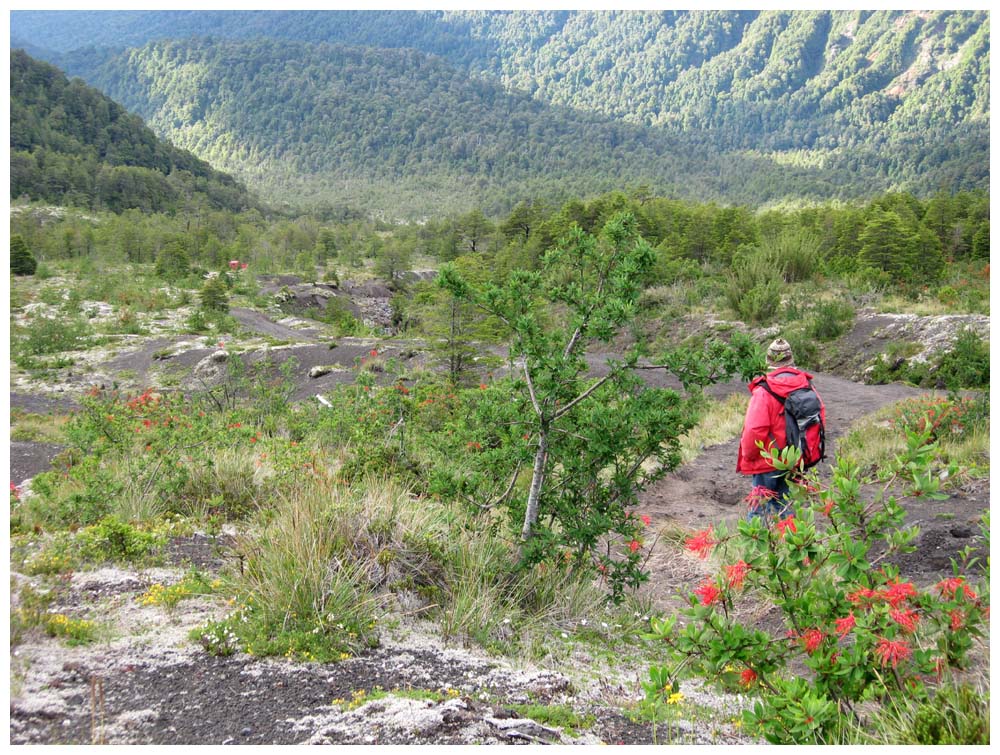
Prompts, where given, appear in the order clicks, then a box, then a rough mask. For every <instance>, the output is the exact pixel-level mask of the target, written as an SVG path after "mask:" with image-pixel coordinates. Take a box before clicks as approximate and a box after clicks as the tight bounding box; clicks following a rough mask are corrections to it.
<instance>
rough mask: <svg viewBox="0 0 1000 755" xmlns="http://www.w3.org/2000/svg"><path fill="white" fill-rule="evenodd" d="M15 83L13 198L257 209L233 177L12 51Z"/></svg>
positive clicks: (117, 207) (116, 206)
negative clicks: (251, 205)
mask: <svg viewBox="0 0 1000 755" xmlns="http://www.w3.org/2000/svg"><path fill="white" fill-rule="evenodd" d="M10 78H11V86H10V149H11V184H10V192H11V196H12V197H27V198H29V199H36V200H44V201H48V202H55V203H65V204H75V205H78V206H85V207H92V208H94V209H109V210H112V211H116V212H117V211H121V210H125V209H130V208H138V209H142V210H146V211H154V212H158V211H169V210H174V209H176V208H178V207H179V206H182V205H183V206H188V207H190V206H192V205H193V204H199V203H204V204H207V205H208V206H210V207H215V208H219V209H229V210H240V209H243V208H246V207H248V206H250V204H251V199H250V197H249V196H248V194H247V192H246V190H245V189H244V188H243V187H242V186H240V185H239V184H238V183H237V182H236V181H235V180H233V179H232V178H231V177H230V176H227V175H224V174H222V173H220V172H218V171H216V170H214V169H213V168H212V167H211V166H209V165H208V164H207V163H206V162H204V161H203V160H199V159H198V158H196V157H195V156H194V155H192V154H191V153H189V152H185V151H183V150H179V149H176V148H175V147H173V146H171V145H169V144H165V143H164V142H162V141H160V140H159V139H158V138H157V137H156V135H155V134H154V133H153V132H152V131H151V130H150V129H149V128H147V127H146V126H145V124H144V123H143V122H142V119H141V118H139V117H138V116H135V115H132V114H130V113H128V112H127V111H126V110H125V109H123V108H122V107H121V106H120V105H118V104H116V103H114V102H112V101H111V100H109V99H108V98H107V97H106V96H104V95H103V94H101V93H100V92H98V91H96V90H95V89H92V88H91V87H88V86H87V85H85V84H84V83H83V82H82V81H80V80H79V79H75V80H73V81H70V80H69V79H67V78H66V76H65V75H64V74H63V73H62V72H61V71H59V70H58V69H56V68H54V67H53V66H50V65H48V64H47V63H42V62H39V61H36V60H34V59H32V58H31V57H29V56H28V55H27V54H26V53H24V52H23V51H20V50H15V51H13V52H11V77H10Z"/></svg>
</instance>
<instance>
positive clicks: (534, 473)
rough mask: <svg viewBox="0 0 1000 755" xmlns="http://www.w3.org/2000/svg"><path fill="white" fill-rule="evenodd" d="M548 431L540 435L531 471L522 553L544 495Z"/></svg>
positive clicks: (522, 535)
mask: <svg viewBox="0 0 1000 755" xmlns="http://www.w3.org/2000/svg"><path fill="white" fill-rule="evenodd" d="M547 432H548V430H547V429H544V430H542V431H541V432H540V433H539V435H538V450H537V451H536V452H535V464H534V466H533V467H532V470H531V488H530V489H529V490H528V506H527V508H526V509H525V511H524V526H523V527H522V528H521V553H522V555H523V553H524V544H525V543H527V542H528V538H530V537H531V529H532V527H534V526H535V522H537V521H538V500H539V498H540V497H541V494H542V483H543V482H544V479H545V463H546V461H548V456H549V441H548V435H547Z"/></svg>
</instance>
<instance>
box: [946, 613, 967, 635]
mask: <svg viewBox="0 0 1000 755" xmlns="http://www.w3.org/2000/svg"><path fill="white" fill-rule="evenodd" d="M950 615H951V631H953V632H957V631H958V630H959V629H961V628H962V625H963V623H964V622H965V614H964V613H962V612H961V611H960V610H959V609H957V608H956V609H955V610H954V611H952V612H951V614H950Z"/></svg>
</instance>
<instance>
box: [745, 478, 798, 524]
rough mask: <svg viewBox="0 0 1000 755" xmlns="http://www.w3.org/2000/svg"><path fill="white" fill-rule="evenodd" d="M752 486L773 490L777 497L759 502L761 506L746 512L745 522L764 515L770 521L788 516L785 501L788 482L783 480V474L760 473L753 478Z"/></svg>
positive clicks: (787, 507)
mask: <svg viewBox="0 0 1000 755" xmlns="http://www.w3.org/2000/svg"><path fill="white" fill-rule="evenodd" d="M753 486H754V487H755V488H756V487H758V486H760V487H762V488H767V489H768V490H773V491H774V492H775V493H776V494H777V495H776V496H775V497H774V498H768V499H767V500H765V501H761V504H760V505H759V506H758V507H757V508H755V509H753V510H752V511H749V512H747V520H748V521H749V520H750V519H753V518H754V517H757V516H764V515H765V514H766V515H767V516H768V517H770V518H772V519H780V518H783V517H785V516H787V514H788V509H789V505H788V503H787V502H786V500H785V496H786V495H788V480H786V479H785V472H761V473H760V474H755V475H754V476H753Z"/></svg>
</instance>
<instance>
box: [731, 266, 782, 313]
mask: <svg viewBox="0 0 1000 755" xmlns="http://www.w3.org/2000/svg"><path fill="white" fill-rule="evenodd" d="M784 287H785V281H784V274H783V271H782V269H781V267H780V266H779V265H777V264H776V262H775V259H774V257H773V255H771V254H769V253H767V252H765V251H760V250H755V251H753V252H751V253H750V254H748V255H746V256H744V257H740V258H737V259H736V260H735V261H734V263H733V269H732V271H731V272H730V273H729V275H728V276H727V280H726V289H725V296H726V301H727V303H728V304H729V306H730V307H732V309H733V310H734V311H735V312H736V314H737V315H738V316H739V317H740V318H741V319H742V320H744V321H745V322H747V323H751V324H760V325H763V324H767V323H769V322H770V321H771V320H772V319H773V318H774V316H775V314H776V313H777V312H778V309H779V307H780V306H781V294H782V291H783V290H784Z"/></svg>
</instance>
